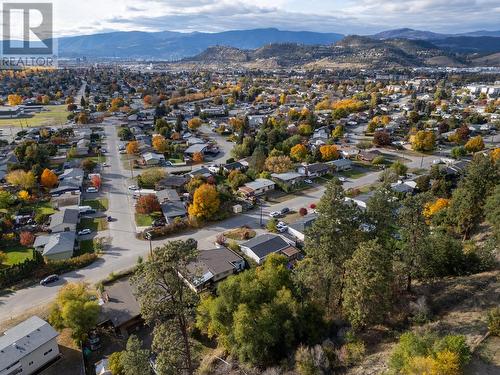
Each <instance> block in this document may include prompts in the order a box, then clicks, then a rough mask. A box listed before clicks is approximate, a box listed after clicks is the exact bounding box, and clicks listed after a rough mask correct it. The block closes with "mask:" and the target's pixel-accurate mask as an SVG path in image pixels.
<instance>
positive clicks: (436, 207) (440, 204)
mask: <svg viewBox="0 0 500 375" xmlns="http://www.w3.org/2000/svg"><path fill="white" fill-rule="evenodd" d="M449 204H450V200H449V199H445V198H438V199H436V200H435V201H434V202H429V203H426V204H425V206H424V216H425V217H426V218H427V219H430V218H431V217H433V216H434V215H436V214H437V213H438V212H439V211H441V210H443V209H445V208H446V207H448V205H449Z"/></svg>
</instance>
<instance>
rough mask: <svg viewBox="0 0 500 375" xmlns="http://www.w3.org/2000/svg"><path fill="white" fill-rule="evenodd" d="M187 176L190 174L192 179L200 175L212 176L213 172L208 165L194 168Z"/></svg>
mask: <svg viewBox="0 0 500 375" xmlns="http://www.w3.org/2000/svg"><path fill="white" fill-rule="evenodd" d="M185 176H188V177H189V178H190V179H191V178H195V177H198V176H201V177H204V178H209V177H211V176H212V172H210V170H209V169H208V168H206V167H199V168H196V169H193V170H192V171H191V172H188V173H186V174H185Z"/></svg>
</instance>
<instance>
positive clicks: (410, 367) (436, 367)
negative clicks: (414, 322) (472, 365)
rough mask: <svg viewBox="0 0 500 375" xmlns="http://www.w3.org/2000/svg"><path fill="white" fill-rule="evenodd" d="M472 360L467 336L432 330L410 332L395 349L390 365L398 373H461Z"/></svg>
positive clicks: (402, 336) (401, 338)
mask: <svg viewBox="0 0 500 375" xmlns="http://www.w3.org/2000/svg"><path fill="white" fill-rule="evenodd" d="M470 359H471V352H470V349H469V347H468V346H467V344H466V342H465V338H464V336H460V335H447V336H445V337H443V338H438V337H436V336H435V335H432V334H429V333H426V334H424V335H417V334H415V333H413V332H407V333H404V334H403V335H401V337H400V339H399V343H398V344H397V345H396V347H395V348H394V350H393V352H392V354H391V358H390V360H389V368H390V369H391V371H392V372H393V373H396V374H421V373H429V374H434V373H435V374H458V373H460V370H461V369H462V368H463V367H464V366H465V365H466V364H467V363H468V362H469V361H470ZM452 369H455V371H454V372H453V371H451V370H452Z"/></svg>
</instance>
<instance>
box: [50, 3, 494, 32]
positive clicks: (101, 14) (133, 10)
mask: <svg viewBox="0 0 500 375" xmlns="http://www.w3.org/2000/svg"><path fill="white" fill-rule="evenodd" d="M53 2H54V8H55V9H56V14H58V17H56V21H57V22H56V28H57V32H58V33H59V34H79V33H91V32H98V31H104V30H110V29H112V30H126V31H129V30H141V31H161V30H173V31H184V32H189V31H208V32H215V31H222V30H230V29H249V28H266V27H276V28H279V29H287V30H310V31H320V32H340V33H344V34H353V33H357V34H368V33H373V32H377V31H381V30H387V29H393V28H400V27H411V28H419V29H426V30H432V31H438V32H463V31H471V30H477V29H491V30H496V29H499V28H500V26H499V24H498V19H499V13H500V8H499V3H498V0H335V1H331V0H330V1H326V0H307V1H304V0H272V1H271V0H252V1H243V0H232V1H231V0H183V1H180V0H142V1H141V2H137V0H106V1H102V0H86V1H85V2H79V1H76V0H53ZM96 10H98V11H96Z"/></svg>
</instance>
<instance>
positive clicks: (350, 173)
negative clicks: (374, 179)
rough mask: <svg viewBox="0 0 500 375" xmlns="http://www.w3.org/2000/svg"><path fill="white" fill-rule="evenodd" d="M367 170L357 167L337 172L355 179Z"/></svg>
mask: <svg viewBox="0 0 500 375" xmlns="http://www.w3.org/2000/svg"><path fill="white" fill-rule="evenodd" d="M367 173H368V172H367V171H366V170H363V169H358V168H356V167H355V168H353V169H351V170H349V171H342V172H339V173H338V174H339V175H340V176H342V177H345V178H352V179H354V180H355V179H357V178H360V177H363V176H364V175H366V174H367Z"/></svg>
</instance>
